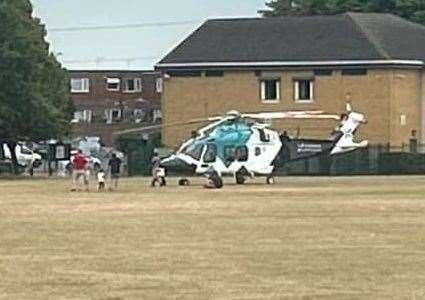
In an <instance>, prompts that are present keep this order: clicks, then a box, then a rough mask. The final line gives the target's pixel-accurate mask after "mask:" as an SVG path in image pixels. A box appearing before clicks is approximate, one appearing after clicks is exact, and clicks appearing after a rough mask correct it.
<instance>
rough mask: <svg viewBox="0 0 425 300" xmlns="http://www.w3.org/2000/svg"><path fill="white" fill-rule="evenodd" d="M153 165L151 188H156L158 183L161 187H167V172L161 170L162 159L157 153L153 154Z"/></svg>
mask: <svg viewBox="0 0 425 300" xmlns="http://www.w3.org/2000/svg"><path fill="white" fill-rule="evenodd" d="M151 164H152V181H151V186H152V187H154V186H155V185H156V183H158V184H159V186H165V185H166V181H165V172H164V169H162V168H161V158H160V157H159V155H158V153H157V152H156V151H155V152H154V153H153V156H152V159H151Z"/></svg>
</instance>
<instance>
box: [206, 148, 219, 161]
mask: <svg viewBox="0 0 425 300" xmlns="http://www.w3.org/2000/svg"><path fill="white" fill-rule="evenodd" d="M216 156H217V146H216V145H215V144H207V151H205V154H204V162H205V163H213V162H215V158H216Z"/></svg>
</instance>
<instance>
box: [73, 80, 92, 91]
mask: <svg viewBox="0 0 425 300" xmlns="http://www.w3.org/2000/svg"><path fill="white" fill-rule="evenodd" d="M75 81H81V89H79V90H77V89H74V87H73V82H75ZM89 92H90V79H88V78H71V93H89Z"/></svg>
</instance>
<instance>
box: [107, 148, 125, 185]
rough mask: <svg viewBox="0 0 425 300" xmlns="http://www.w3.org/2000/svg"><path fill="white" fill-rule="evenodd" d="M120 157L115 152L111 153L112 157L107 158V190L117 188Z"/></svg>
mask: <svg viewBox="0 0 425 300" xmlns="http://www.w3.org/2000/svg"><path fill="white" fill-rule="evenodd" d="M121 163H122V162H121V159H119V158H118V157H117V155H116V154H115V153H113V154H112V158H111V159H110V160H109V163H108V166H109V172H110V179H111V182H110V186H109V191H113V190H114V189H117V188H118V180H119V178H120V169H121Z"/></svg>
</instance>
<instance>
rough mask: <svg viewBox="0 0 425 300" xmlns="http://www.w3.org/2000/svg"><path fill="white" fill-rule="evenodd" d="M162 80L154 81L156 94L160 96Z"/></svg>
mask: <svg viewBox="0 0 425 300" xmlns="http://www.w3.org/2000/svg"><path fill="white" fill-rule="evenodd" d="M163 83H164V82H163V80H162V78H157V79H156V92H157V93H158V94H161V93H162V88H163V87H162V85H163Z"/></svg>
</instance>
